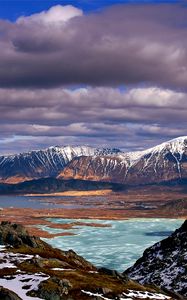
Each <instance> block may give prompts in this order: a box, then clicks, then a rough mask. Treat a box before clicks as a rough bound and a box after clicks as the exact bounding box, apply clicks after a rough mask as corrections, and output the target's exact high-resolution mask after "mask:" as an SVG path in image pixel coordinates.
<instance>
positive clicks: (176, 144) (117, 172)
mask: <svg viewBox="0 0 187 300" xmlns="http://www.w3.org/2000/svg"><path fill="white" fill-rule="evenodd" d="M186 177H187V137H180V138H177V139H174V140H171V141H169V142H166V143H162V144H160V145H158V146H156V147H153V148H150V149H147V150H144V151H137V152H129V153H124V152H119V153H117V154H116V155H114V154H113V155H107V156H105V157H101V156H100V155H99V156H97V157H96V156H92V157H77V158H75V159H73V160H72V161H71V162H70V163H69V164H68V165H67V167H65V168H64V170H63V171H62V172H61V173H60V175H59V178H78V179H89V180H101V181H110V182H117V183H125V184H145V183H156V182H162V181H168V180H172V179H179V178H186Z"/></svg>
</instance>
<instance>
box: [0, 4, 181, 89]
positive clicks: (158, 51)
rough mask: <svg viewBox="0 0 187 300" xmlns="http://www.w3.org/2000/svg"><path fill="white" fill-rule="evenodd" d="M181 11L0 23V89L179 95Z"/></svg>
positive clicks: (132, 9) (135, 9) (53, 12)
mask: <svg viewBox="0 0 187 300" xmlns="http://www.w3.org/2000/svg"><path fill="white" fill-rule="evenodd" d="M186 12H187V8H186V7H185V6H182V4H181V5H180V4H178V5H164V4H160V5H121V6H120V5H119V6H118V5H117V6H113V7H111V8H109V9H107V10H105V11H102V12H99V13H92V14H87V15H83V14H82V11H80V10H79V9H77V8H75V7H72V6H68V7H66V6H64V7H61V6H60V5H59V6H57V7H53V8H51V9H50V10H49V11H46V12H41V13H39V14H35V15H32V16H30V17H21V18H19V19H18V20H17V22H15V23H10V22H9V23H8V22H3V21H1V23H2V24H3V26H2V28H3V29H2V30H1V32H2V34H1V36H0V47H1V54H0V85H1V87H44V88H48V87H56V86H62V85H63V86H65V85H67V86H69V85H75V84H81V85H82V84H85V85H91V86H118V85H129V84H132V85H133V84H148V85H152V86H162V87H168V88H177V89H178V88H183V89H185V88H186V86H187V26H186V25H187V21H186ZM74 16H75V17H74ZM70 17H71V18H70ZM67 18H68V21H65V22H64V20H65V19H66V20H67ZM59 20H63V22H57V21H59ZM179 20H180V21H179ZM57 24H58V26H57Z"/></svg>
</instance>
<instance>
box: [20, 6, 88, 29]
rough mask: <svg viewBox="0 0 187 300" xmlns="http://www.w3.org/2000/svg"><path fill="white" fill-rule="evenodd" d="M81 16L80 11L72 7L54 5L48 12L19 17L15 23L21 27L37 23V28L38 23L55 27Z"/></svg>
mask: <svg viewBox="0 0 187 300" xmlns="http://www.w3.org/2000/svg"><path fill="white" fill-rule="evenodd" d="M82 15H83V12H82V10H81V9H78V8H76V7H74V6H72V5H66V6H62V5H56V6H53V7H51V8H50V9H49V10H48V11H43V12H41V13H36V14H33V15H31V16H28V17H25V16H22V17H19V18H18V19H17V21H16V23H17V24H21V25H25V24H28V23H37V25H38V26H39V25H40V23H43V24H44V25H56V24H57V23H64V22H67V21H68V20H70V19H72V18H74V17H77V16H82Z"/></svg>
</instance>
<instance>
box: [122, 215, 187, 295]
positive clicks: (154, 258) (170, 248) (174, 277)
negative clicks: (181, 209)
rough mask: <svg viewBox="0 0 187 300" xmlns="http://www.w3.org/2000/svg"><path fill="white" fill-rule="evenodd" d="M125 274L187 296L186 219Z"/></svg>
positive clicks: (142, 282) (141, 281)
mask: <svg viewBox="0 0 187 300" xmlns="http://www.w3.org/2000/svg"><path fill="white" fill-rule="evenodd" d="M124 274H125V275H128V276H129V277H130V278H131V279H133V280H136V281H138V282H139V283H141V284H155V285H157V286H158V287H160V288H167V289H168V290H171V291H175V292H177V293H179V294H181V295H183V296H186V297H187V282H186V274H187V220H186V221H185V222H184V223H183V225H182V226H181V227H180V228H179V229H177V230H176V231H175V232H174V233H173V234H172V235H170V236H169V237H168V238H166V239H164V240H162V241H161V242H159V243H156V244H155V245H153V246H152V247H150V248H148V249H147V250H145V252H144V253H143V256H142V257H141V258H140V259H139V260H138V261H137V262H136V263H135V264H134V266H132V267H131V268H129V269H128V270H127V271H125V272H124Z"/></svg>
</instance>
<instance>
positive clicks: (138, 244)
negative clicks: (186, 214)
mask: <svg viewBox="0 0 187 300" xmlns="http://www.w3.org/2000/svg"><path fill="white" fill-rule="evenodd" d="M48 220H49V221H51V222H54V223H60V224H64V223H71V222H74V221H77V220H72V219H71V220H70V219H48ZM80 221H81V222H90V223H92V222H94V223H101V224H107V225H111V227H104V228H101V227H88V226H77V227H76V229H71V230H68V232H73V233H75V234H76V235H74V236H63V237H55V238H53V239H45V240H46V241H47V242H48V243H50V244H51V245H52V246H54V247H57V248H61V249H63V250H69V249H73V250H74V251H76V252H77V253H78V254H79V255H82V256H83V257H84V258H86V259H87V260H89V261H90V262H92V263H93V264H95V265H96V266H99V267H101V266H102V267H107V268H110V269H116V270H118V271H124V270H125V269H127V268H128V267H130V266H131V265H132V264H133V263H134V262H135V261H136V260H137V259H138V258H139V257H140V256H141V255H142V254H143V251H144V250H145V249H146V248H147V247H149V246H151V245H153V244H154V243H156V242H158V241H160V240H162V239H163V238H165V237H167V236H168V235H169V234H170V233H171V232H172V231H174V230H175V229H176V228H178V227H180V225H181V224H182V223H183V220H176V219H131V220H124V221H108V220H107V221H103V220H80ZM41 227H42V228H43V229H45V230H47V231H48V232H50V233H58V232H62V230H60V229H51V228H48V227H46V226H41ZM63 231H64V230H63Z"/></svg>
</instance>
